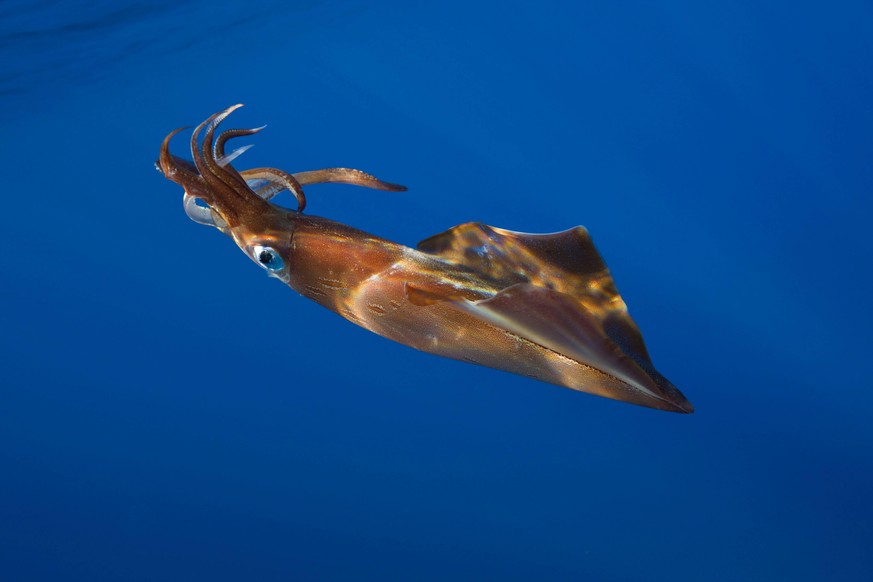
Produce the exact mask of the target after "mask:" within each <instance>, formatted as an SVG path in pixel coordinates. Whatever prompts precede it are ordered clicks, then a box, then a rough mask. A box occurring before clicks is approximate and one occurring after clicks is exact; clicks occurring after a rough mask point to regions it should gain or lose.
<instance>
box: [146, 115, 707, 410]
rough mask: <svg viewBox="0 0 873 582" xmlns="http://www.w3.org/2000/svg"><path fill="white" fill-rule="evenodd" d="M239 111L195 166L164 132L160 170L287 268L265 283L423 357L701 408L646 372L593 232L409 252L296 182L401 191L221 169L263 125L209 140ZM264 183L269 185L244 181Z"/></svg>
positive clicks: (356, 177) (504, 236) (356, 180)
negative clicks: (229, 149)
mask: <svg viewBox="0 0 873 582" xmlns="http://www.w3.org/2000/svg"><path fill="white" fill-rule="evenodd" d="M237 107H238V106H237ZM234 109H236V107H232V108H230V109H228V110H225V111H224V112H221V113H218V114H216V115H213V116H212V117H210V118H209V119H207V120H206V121H205V122H203V123H202V124H201V125H200V126H199V127H197V128H196V129H195V131H194V134H193V136H192V140H191V150H192V156H193V158H194V164H193V165H192V164H190V163H189V162H186V161H184V160H182V159H180V158H177V157H176V156H173V155H172V154H170V153H169V139H170V137H172V136H173V135H174V134H175V133H177V132H178V131H179V130H177V131H176V132H173V133H172V134H170V135H169V136H168V137H167V139H166V140H165V141H164V143H163V145H162V147H161V155H160V159H159V167H160V170H161V171H162V172H163V173H164V175H165V176H166V177H167V178H168V179H170V180H173V181H174V182H176V183H178V184H179V185H181V186H182V187H183V188H184V189H185V191H186V194H187V195H188V196H192V197H195V198H199V199H201V200H203V201H204V202H205V203H206V204H208V206H209V208H210V209H211V211H212V213H213V215H214V217H215V219H216V220H215V224H214V225H215V226H217V227H218V228H219V229H220V230H222V231H223V232H225V233H226V234H228V235H229V236H231V238H233V239H234V241H235V242H236V243H237V245H238V246H239V247H240V249H242V250H243V252H245V253H246V254H247V255H249V257H250V258H252V260H254V261H255V262H257V263H259V264H261V261H259V258H258V257H257V256H255V253H254V250H253V249H255V248H256V247H257V248H269V249H270V250H271V252H275V253H276V254H277V255H278V256H280V257H281V258H282V261H283V265H282V268H281V269H278V270H275V271H273V272H270V274H271V276H275V277H277V278H279V279H281V280H282V281H284V282H285V283H287V284H288V285H289V286H290V287H292V288H293V289H294V290H295V291H297V292H298V293H300V294H301V295H303V296H305V297H308V298H309V299H312V300H313V301H315V302H316V303H319V304H321V305H323V306H324V307H327V308H328V309H331V310H332V311H334V312H336V313H338V314H339V315H341V316H343V317H345V318H346V319H348V320H349V321H351V322H353V323H355V324H357V325H360V326H362V327H364V328H366V329H369V330H370V331H372V332H374V333H377V334H379V335H381V336H384V337H387V338H389V339H392V340H394V341H397V342H399V343H402V344H404V345H407V346H410V347H413V348H416V349H419V350H423V351H426V352H430V353H434V354H438V355H441V356H446V357H450V358H454V359H458V360H464V361H468V362H472V363H476V364H481V365H484V366H489V367H492V368H497V369H501V370H505V371H508V372H512V373H515V374H521V375H524V376H528V377H531V378H536V379H538V380H542V381H544V382H549V383H552V384H557V385H560V386H566V387H568V388H572V389H574V390H579V391H582V392H589V393H592V394H597V395H600V396H604V397H607V398H613V399H616V400H622V401H625V402H630V403H633V404H638V405H642V406H648V407H651V408H657V409H660V410H667V411H673V412H692V411H693V408H692V406H691V404H690V403H689V402H688V401H687V400H686V399H685V397H684V396H683V395H682V394H681V392H679V390H677V389H676V388H675V387H674V386H673V385H672V384H671V383H670V382H669V381H667V380H666V379H665V378H664V377H663V376H661V375H660V374H659V373H658V372H657V371H656V370H655V368H654V366H653V365H652V363H651V360H650V358H649V355H648V352H647V351H646V348H645V345H644V343H643V340H642V336H641V335H640V333H639V330H638V329H637V327H636V325H635V324H634V322H633V320H631V318H630V316H629V315H628V313H627V309H626V307H625V304H624V302H623V301H622V300H621V297H620V295H619V294H618V292H617V290H616V289H615V285H614V282H613V281H612V278H611V276H610V275H609V271H608V269H607V268H606V265H605V263H603V260H602V259H601V258H600V255H599V254H598V253H597V251H596V249H595V248H594V245H593V244H592V243H591V240H590V237H588V234H587V232H586V231H585V229H583V228H581V227H577V228H575V229H571V230H568V231H565V232H561V233H554V234H549V235H529V234H523V233H515V232H511V231H505V230H501V229H497V228H492V227H489V226H486V225H483V224H479V223H467V224H462V225H460V226H457V227H455V228H453V229H450V230H449V231H447V232H445V233H442V234H440V235H437V236H435V237H431V238H429V239H427V240H425V241H423V242H422V243H421V244H420V245H419V248H418V249H412V248H409V247H405V246H403V245H399V244H396V243H393V242H390V241H387V240H385V239H381V238H378V237H375V236H373V235H370V234H367V233H365V232H363V231H360V230H357V229H355V228H352V227H349V226H346V225H343V224H340V223H337V222H334V221H332V220H328V219H325V218H320V217H316V216H309V215H303V214H302V213H300V210H302V207H303V206H304V205H305V197H304V195H303V189H302V186H305V185H308V184H313V183H319V182H343V183H351V184H356V185H360V186H366V187H371V188H378V189H383V190H392V191H399V190H403V189H404V188H403V187H402V186H397V185H395V184H389V183H387V182H382V181H380V180H377V179H376V178H374V177H372V176H370V175H368V174H365V173H363V172H360V171H358V170H351V169H346V168H330V169H326V170H316V171H312V172H301V173H297V174H286V173H284V172H282V171H280V170H274V169H270V168H259V169H256V170H250V171H248V172H237V171H236V170H235V169H234V168H233V167H232V166H231V165H230V164H229V163H226V162H224V161H223V160H224V157H225V155H224V143H225V142H226V141H227V140H228V139H230V138H232V137H237V136H239V135H251V134H252V133H254V132H255V131H256V130H230V131H227V132H225V133H223V134H221V135H219V137H218V139H217V140H215V138H214V133H215V130H216V128H217V126H218V124H219V123H220V122H221V121H223V120H224V118H225V117H226V116H227V115H228V114H229V113H230V112H232V111H233V110H234ZM204 127H206V132H205V135H204V138H203V141H202V143H201V144H200V145H198V141H197V140H198V136H199V133H200V132H201V131H202V130H203V128H204ZM256 180H259V181H261V182H265V184H261V185H259V186H255V187H254V188H253V187H251V186H250V185H249V183H247V181H248V182H250V183H252V184H254V183H255V182H254V181H256ZM283 189H288V190H290V191H291V192H292V193H293V194H294V195H295V196H296V198H297V200H298V211H297V212H290V211H288V210H287V209H284V208H281V207H278V206H275V205H273V204H271V203H270V202H269V201H268V200H269V198H270V197H271V196H273V195H274V194H275V193H277V192H278V191H280V190H283ZM268 271H269V269H268Z"/></svg>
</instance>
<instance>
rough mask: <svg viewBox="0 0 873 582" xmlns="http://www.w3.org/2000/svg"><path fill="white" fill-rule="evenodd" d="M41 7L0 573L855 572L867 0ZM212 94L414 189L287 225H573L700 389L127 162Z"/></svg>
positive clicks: (313, 152)
mask: <svg viewBox="0 0 873 582" xmlns="http://www.w3.org/2000/svg"><path fill="white" fill-rule="evenodd" d="M57 4H60V3H54V2H34V1H30V2H21V1H7V2H4V3H3V4H0V105H2V109H0V128H2V134H0V135H2V140H0V142H2V143H0V167H2V170H3V174H2V175H3V181H2V186H0V191H2V201H3V209H2V210H3V221H2V225H3V230H2V241H3V242H2V249H3V250H2V254H0V300H2V304H0V328H2V334H0V464H2V465H0V578H2V579H3V580H16V581H18V580H73V579H87V580H92V581H96V580H447V579H458V580H462V579H464V580H466V579H470V580H473V579H476V580H482V579H495V580H513V579H518V580H534V579H537V580H561V579H574V580H598V581H599V580H604V581H633V580H650V581H656V580H657V581H660V580H664V581H667V580H670V581H672V580H706V581H713V580H726V581H728V580H729V581H734V580H767V581H770V580H791V581H802V580H869V579H870V578H869V575H870V572H871V569H873V552H871V548H873V504H871V501H870V493H871V490H873V425H871V420H870V418H871V414H873V385H871V384H873V383H871V379H870V373H869V369H870V361H871V359H870V358H871V357H870V348H871V334H870V329H871V325H873V316H871V309H870V307H869V304H870V303H869V302H870V292H871V285H870V272H871V264H873V244H871V235H870V226H869V225H870V210H871V206H873V205H871V202H870V199H871V192H873V105H871V104H873V6H871V4H870V3H869V2H862V1H853V0H846V1H843V2H836V3H828V4H827V5H825V3H812V2H796V1H795V2H770V3H768V2H753V1H737V0H725V1H723V2H695V1H692V0H687V1H674V2H657V3H655V2H644V1H640V2H606V1H602V2H582V3H576V2H566V3H548V2H530V3H525V2H487V3H486V2H446V1H441V2H431V3H418V2H404V3H401V2H397V3H389V2H358V1H348V2H316V1H312V2H295V3H291V4H290V5H288V6H285V7H281V8H279V7H271V6H270V3H267V2H262V1H260V0H247V1H246V2H215V1H212V2H196V3H187V4H181V5H180V4H178V3H177V2H163V3H162V2H153V3H142V4H139V3H127V4H126V5H123V4H121V3H118V2H104V3H102V4H101V3H95V2H65V3H62V4H60V6H57ZM236 102H243V103H245V104H246V105H247V107H246V108H245V109H243V110H242V111H240V112H239V113H237V114H235V115H234V117H233V118H232V122H231V124H230V125H231V126H236V127H250V126H257V125H260V124H262V123H268V124H269V128H268V129H267V130H266V131H264V132H263V133H262V134H260V135H259V136H257V137H256V138H252V139H251V140H250V141H252V142H254V143H256V144H257V147H256V148H255V149H254V150H252V151H251V152H249V153H247V154H245V156H244V157H243V158H241V159H240V160H239V163H238V165H239V166H240V167H253V166H258V165H269V166H276V167H280V168H283V169H285V170H288V171H301V170H309V169H314V168H320V167H324V166H334V165H337V166H351V167H356V168H361V169H363V170H366V171H369V172H372V173H375V174H377V175H378V176H380V177H382V178H384V179H386V180H391V181H396V182H400V183H403V184H407V185H408V186H409V187H410V190H409V192H408V193H404V194H392V193H384V192H372V191H366V190H360V189H355V188H351V187H342V186H320V187H312V188H310V189H308V190H307V192H308V194H309V202H310V206H309V209H308V210H309V211H310V212H311V213H312V214H317V215H322V216H327V217H330V218H333V219H336V220H340V221H343V222H346V223H349V224H352V225H354V226H356V227H359V228H362V229H365V230H369V231H371V232H373V233H375V234H378V235H380V236H383V237H387V238H390V239H393V240H397V241H400V242H403V243H406V244H410V245H413V244H414V243H415V242H417V241H418V240H420V239H422V238H425V237H427V236H430V235H432V234H435V233H437V232H441V231H442V230H444V229H446V228H448V227H451V226H453V225H455V224H459V223H462V222H466V221H470V220H479V221H483V222H486V223H488V224H492V225H495V226H500V227H504V228H509V229H515V230H522V231H528V232H551V231H556V230H562V229H566V228H569V227H572V226H574V225H577V224H583V225H585V226H587V227H588V228H589V230H590V232H591V233H592V235H593V237H594V239H595V241H596V243H597V245H598V247H599V248H600V250H601V252H602V254H603V255H604V257H605V258H606V260H607V262H608V263H609V265H610V267H611V268H612V271H613V274H614V276H615V278H616V280H617V282H618V285H619V289H620V290H621V291H622V294H623V296H624V298H625V299H626V300H627V302H628V304H629V305H630V309H631V313H632V314H633V316H634V318H635V319H636V321H637V323H638V324H639V325H640V327H641V329H642V330H643V332H644V334H645V337H646V340H647V342H648V344H649V347H650V350H651V352H652V356H653V358H654V360H655V363H656V365H657V366H658V368H659V369H660V370H661V371H662V372H663V373H664V374H665V375H666V376H667V377H668V378H670V379H671V380H672V381H673V382H674V383H675V384H676V385H677V386H679V387H680V388H681V389H682V390H683V391H684V392H685V394H686V395H687V396H688V397H689V399H690V400H691V401H692V402H693V403H694V404H695V406H696V407H697V413H696V414H694V415H692V416H680V415H674V414H667V413H662V412H657V411H652V410H647V409H643V408H638V407H634V406H630V405H627V404H621V403H616V402H612V401H608V400H605V399H599V398H594V397H590V396H587V395H581V394H578V393H574V392H572V391H570V390H564V389H560V388H556V387H552V386H549V385H545V384H540V383H537V382H534V381H531V380H528V379H525V378H521V377H515V376H511V375H508V374H505V373H502V372H497V371H493V370H488V369H484V368H478V367H474V366H471V365H467V364H463V363H459V362H454V361H450V360H444V359H439V358H436V357H433V356H429V355H426V354H423V353H419V352H415V351H413V350H411V349H408V348H405V347H402V346H399V345H396V344H393V343H391V342H388V341H386V340H384V339H381V338H379V337H377V336H375V335H372V334H369V333H367V332H365V331H364V330H362V329H359V328H356V327H355V326H353V325H351V324H349V323H347V322H345V321H343V320H341V319H340V318H338V317H336V316H335V315H333V314H331V313H329V312H327V311H326V310H323V309H321V308H320V307H318V306H316V305H315V304H313V303H310V302H308V301H306V300H304V299H301V298H300V297H298V296H297V295H296V294H294V293H293V292H292V291H290V290H289V289H287V288H285V287H284V286H282V285H281V284H279V283H277V282H276V281H274V280H269V279H267V278H266V277H264V275H263V273H262V272H261V271H260V270H259V269H258V267H257V266H255V265H254V264H252V263H251V262H250V261H249V260H248V259H247V258H246V257H245V256H243V254H242V253H240V252H239V251H238V250H237V249H236V247H235V246H234V245H233V244H232V243H231V242H230V241H229V240H226V239H225V238H224V237H222V236H221V235H220V233H218V232H217V231H215V230H212V229H208V228H206V227H203V226H199V225H197V224H194V223H192V222H191V221H189V220H188V218H187V217H186V216H185V214H184V213H183V211H182V207H181V196H182V193H181V190H180V189H179V188H178V187H177V186H175V185H173V184H171V183H169V182H167V181H166V180H164V179H163V178H162V177H161V176H160V175H159V174H158V173H157V172H155V170H154V168H153V166H152V164H153V162H154V160H155V158H156V156H157V151H158V146H159V144H160V141H161V139H162V138H163V137H164V136H165V135H166V134H167V133H168V132H169V131H170V130H171V129H173V128H175V127H178V126H180V125H191V124H196V123H198V122H200V121H201V120H202V119H204V118H205V117H206V116H208V115H209V114H210V113H212V112H214V111H217V110H219V109H222V108H224V107H226V106H228V105H230V104H232V103H236ZM184 141H185V140H183V139H180V140H179V141H178V142H175V143H176V147H177V148H178V149H177V150H176V151H177V153H180V154H182V153H184Z"/></svg>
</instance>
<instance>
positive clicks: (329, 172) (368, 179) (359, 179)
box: [294, 168, 406, 192]
mask: <svg viewBox="0 0 873 582" xmlns="http://www.w3.org/2000/svg"><path fill="white" fill-rule="evenodd" d="M294 177H295V178H297V181H298V182H300V184H302V185H304V186H307V185H309V184H324V183H328V182H333V183H338V184H352V185H354V186H363V187H364V188H372V189H374V190H386V191H388V192H405V191H406V186H401V185H400V184H392V183H391V182H383V181H382V180H380V179H378V178H377V177H376V176H371V175H370V174H368V173H366V172H362V171H361V170H354V169H352V168H324V169H322V170H311V171H309V172H296V173H295V174H294Z"/></svg>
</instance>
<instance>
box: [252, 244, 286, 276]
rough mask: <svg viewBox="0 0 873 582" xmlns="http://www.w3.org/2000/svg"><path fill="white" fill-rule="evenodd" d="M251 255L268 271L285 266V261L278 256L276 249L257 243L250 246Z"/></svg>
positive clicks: (278, 269)
mask: <svg viewBox="0 0 873 582" xmlns="http://www.w3.org/2000/svg"><path fill="white" fill-rule="evenodd" d="M252 256H253V257H254V258H255V260H256V261H257V262H258V263H259V264H260V265H261V266H262V267H263V268H265V269H267V270H268V271H281V270H282V269H284V268H285V261H283V260H282V257H280V256H279V253H277V252H276V249H272V248H270V247H262V246H261V245H257V246H255V247H254V248H252Z"/></svg>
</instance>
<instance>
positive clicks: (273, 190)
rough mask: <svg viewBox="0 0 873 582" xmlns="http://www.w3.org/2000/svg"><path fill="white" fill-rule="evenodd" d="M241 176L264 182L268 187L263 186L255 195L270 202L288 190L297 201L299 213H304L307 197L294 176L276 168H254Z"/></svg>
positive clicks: (256, 190)
mask: <svg viewBox="0 0 873 582" xmlns="http://www.w3.org/2000/svg"><path fill="white" fill-rule="evenodd" d="M240 175H241V176H242V177H243V179H245V180H246V181H248V180H264V181H265V182H267V184H268V186H269V187H268V186H263V187H261V188H257V189H255V190H254V192H255V194H257V195H258V196H260V197H261V198H263V199H264V200H269V199H270V198H272V197H273V196H275V195H276V194H278V193H279V192H281V191H282V190H288V191H289V192H291V193H292V194H293V195H294V198H296V199H297V212H303V209H304V208H306V195H305V194H304V193H303V187H302V186H301V185H300V182H299V181H297V179H296V178H295V177H294V175H293V174H289V173H288V172H283V171H282V170H278V169H276V168H252V169H251V170H244V171H242V172H240Z"/></svg>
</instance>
